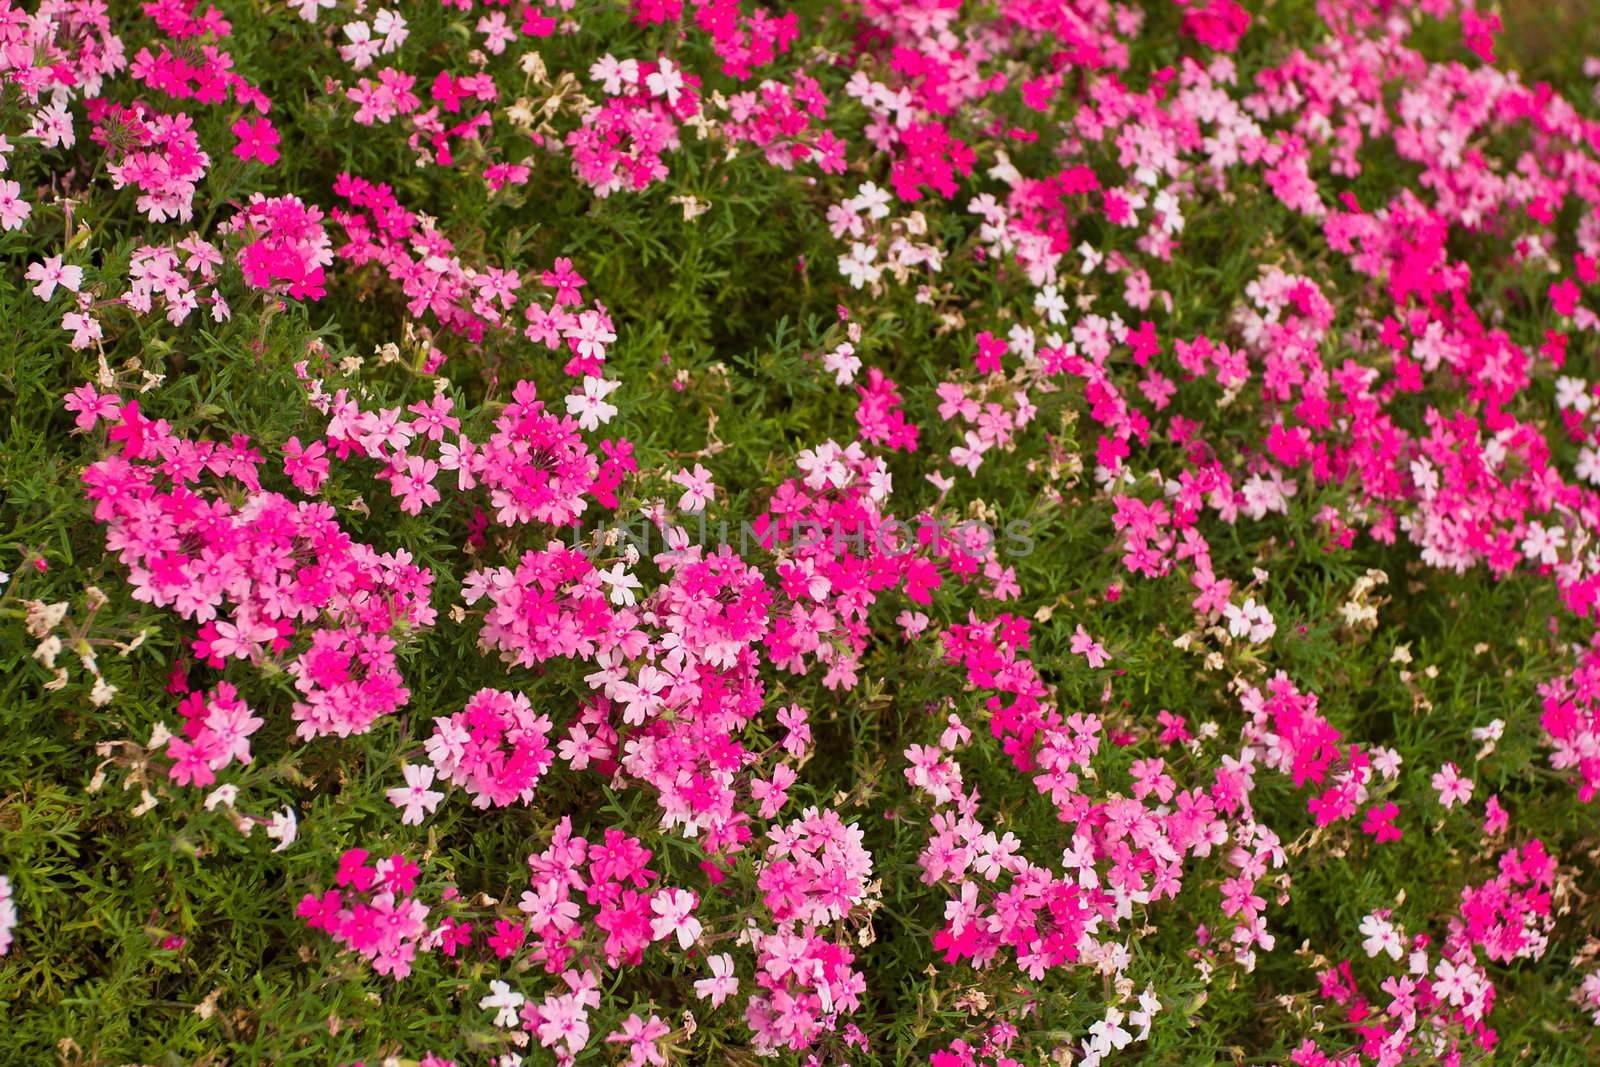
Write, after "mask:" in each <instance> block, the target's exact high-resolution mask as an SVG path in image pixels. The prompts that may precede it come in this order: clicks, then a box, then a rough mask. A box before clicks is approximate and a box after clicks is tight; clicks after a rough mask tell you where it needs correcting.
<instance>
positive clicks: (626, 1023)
mask: <svg viewBox="0 0 1600 1067" xmlns="http://www.w3.org/2000/svg"><path fill="white" fill-rule="evenodd" d="M671 1031H672V1028H671V1027H669V1026H668V1025H667V1024H666V1023H664V1022H662V1021H661V1020H660V1019H658V1018H657V1017H656V1016H654V1015H652V1016H650V1018H649V1019H648V1020H645V1019H641V1018H639V1016H638V1015H637V1014H631V1015H629V1016H628V1017H627V1018H626V1019H624V1020H623V1021H622V1029H621V1030H617V1031H613V1032H612V1033H609V1034H607V1035H606V1040H607V1041H608V1042H611V1043H613V1044H615V1043H619V1042H627V1044H628V1061H627V1067H644V1065H645V1064H647V1063H648V1064H653V1065H655V1067H666V1063H667V1059H666V1057H665V1056H663V1055H662V1054H661V1050H660V1049H658V1048H657V1047H656V1041H657V1040H659V1039H660V1038H663V1037H666V1036H667V1034H669V1033H671Z"/></svg>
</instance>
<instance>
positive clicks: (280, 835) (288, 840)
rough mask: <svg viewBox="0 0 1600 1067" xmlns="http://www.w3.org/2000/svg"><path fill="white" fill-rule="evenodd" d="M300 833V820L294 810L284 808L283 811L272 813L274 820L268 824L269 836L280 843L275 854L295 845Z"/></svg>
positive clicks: (275, 849)
mask: <svg viewBox="0 0 1600 1067" xmlns="http://www.w3.org/2000/svg"><path fill="white" fill-rule="evenodd" d="M299 833H300V820H299V819H298V818H297V817H296V816H295V813H294V809H293V808H284V809H283V810H282V811H275V812H273V813H272V819H271V821H270V822H269V823H268V824H267V836H268V837H270V838H272V839H273V840H274V841H276V842H278V847H277V848H274V849H273V850H272V851H274V852H282V851H283V850H284V849H286V848H288V847H289V846H290V845H292V844H294V839H295V838H296V837H297V836H299Z"/></svg>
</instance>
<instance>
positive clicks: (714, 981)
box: [694, 952, 739, 1008]
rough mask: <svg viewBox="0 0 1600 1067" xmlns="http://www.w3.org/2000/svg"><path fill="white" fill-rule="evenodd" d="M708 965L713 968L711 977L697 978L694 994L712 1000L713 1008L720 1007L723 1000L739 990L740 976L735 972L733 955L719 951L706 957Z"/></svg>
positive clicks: (702, 998)
mask: <svg viewBox="0 0 1600 1067" xmlns="http://www.w3.org/2000/svg"><path fill="white" fill-rule="evenodd" d="M706 966H707V967H709V968H710V969H711V977H710V978H697V979H695V983H694V995H695V996H697V997H699V998H700V999H701V1000H709V1001H711V1006H712V1007H713V1008H720V1007H722V1002H723V1001H725V1000H727V999H728V998H729V997H731V996H733V995H734V994H735V993H737V992H738V991H739V977H738V976H737V975H736V974H734V973H733V957H732V956H730V955H728V954H727V953H726V952H719V953H717V954H716V955H715V956H707V957H706Z"/></svg>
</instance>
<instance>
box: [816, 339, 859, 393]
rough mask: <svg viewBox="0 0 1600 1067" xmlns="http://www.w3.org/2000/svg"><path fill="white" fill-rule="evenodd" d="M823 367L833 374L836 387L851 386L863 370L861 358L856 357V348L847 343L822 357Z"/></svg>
mask: <svg viewBox="0 0 1600 1067" xmlns="http://www.w3.org/2000/svg"><path fill="white" fill-rule="evenodd" d="M822 365H823V367H824V368H826V369H827V370H828V371H830V372H831V373H832V374H833V381H834V384H835V385H849V384H850V383H851V382H853V381H855V377H856V372H857V371H859V370H860V369H861V357H860V356H858V355H856V346H855V345H853V344H851V343H850V342H849V341H845V342H844V343H843V344H841V345H840V346H839V347H838V348H835V349H834V350H833V351H831V352H829V353H828V354H827V355H825V356H823V357H822Z"/></svg>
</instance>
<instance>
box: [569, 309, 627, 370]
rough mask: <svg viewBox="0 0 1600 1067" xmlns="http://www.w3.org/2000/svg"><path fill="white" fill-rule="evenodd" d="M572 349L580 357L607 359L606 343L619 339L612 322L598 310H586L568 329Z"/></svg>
mask: <svg viewBox="0 0 1600 1067" xmlns="http://www.w3.org/2000/svg"><path fill="white" fill-rule="evenodd" d="M565 335H566V338H567V340H568V341H570V342H572V350H573V351H574V352H576V353H577V355H578V357H579V358H580V359H605V358H606V345H608V344H610V343H611V342H612V341H615V340H616V339H617V335H616V334H615V333H613V332H612V330H611V326H610V323H609V322H607V320H606V319H605V318H603V317H602V316H601V314H600V313H599V312H598V311H592V310H591V311H585V312H583V313H582V314H581V315H579V316H578V321H577V322H576V323H575V324H574V325H573V326H571V327H570V328H568V329H567V330H566V334H565Z"/></svg>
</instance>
